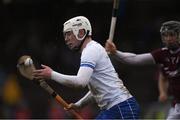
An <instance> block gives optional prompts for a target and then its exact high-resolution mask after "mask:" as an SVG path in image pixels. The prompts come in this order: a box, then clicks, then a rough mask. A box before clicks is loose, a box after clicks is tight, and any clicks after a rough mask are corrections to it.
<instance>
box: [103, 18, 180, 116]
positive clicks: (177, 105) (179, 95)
mask: <svg viewBox="0 0 180 120" xmlns="http://www.w3.org/2000/svg"><path fill="white" fill-rule="evenodd" d="M160 32H161V39H162V42H163V43H164V45H165V47H164V48H159V49H156V50H153V51H152V52H151V53H145V54H138V55H137V54H134V53H128V52H121V51H118V50H117V49H116V46H115V44H114V43H113V42H111V40H108V41H107V42H106V46H105V48H106V50H107V51H108V52H110V53H112V54H113V55H114V56H116V57H117V59H118V60H119V61H121V62H124V63H126V64H133V65H145V64H158V65H160V75H159V82H158V83H159V85H158V86H159V101H160V102H165V101H166V100H167V98H168V95H171V96H172V97H173V100H172V107H171V109H170V110H169V114H168V116H167V119H180V22H179V21H167V22H164V23H163V24H162V26H161V29H160Z"/></svg>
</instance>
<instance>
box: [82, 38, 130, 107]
mask: <svg viewBox="0 0 180 120" xmlns="http://www.w3.org/2000/svg"><path fill="white" fill-rule="evenodd" d="M80 67H90V68H92V69H93V73H92V75H91V77H90V80H89V83H88V88H89V90H90V91H91V93H92V95H93V97H94V98H95V100H96V102H97V104H98V106H99V107H100V108H101V109H109V108H111V107H112V106H114V105H116V104H118V103H120V102H123V101H125V100H127V99H129V98H131V97H132V95H131V94H130V93H129V91H128V90H127V89H126V87H125V86H124V85H123V82H122V80H121V79H120V78H119V77H118V74H117V73H116V71H115V69H114V67H113V65H112V63H111V61H110V58H109V56H108V54H107V52H106V51H105V49H104V48H103V47H102V46H101V45H100V44H99V43H97V42H95V41H90V42H89V43H88V44H87V45H86V47H85V48H84V49H83V51H82V55H81V65H80Z"/></svg>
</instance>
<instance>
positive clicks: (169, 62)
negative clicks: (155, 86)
mask: <svg viewBox="0 0 180 120" xmlns="http://www.w3.org/2000/svg"><path fill="white" fill-rule="evenodd" d="M151 54H152V56H153V57H154V60H155V62H156V64H159V65H160V67H161V71H162V73H163V75H164V76H165V77H166V78H167V79H168V80H169V91H170V93H171V94H172V95H173V96H174V99H175V100H176V101H177V102H178V103H180V48H179V49H178V50H177V51H175V52H173V51H171V50H169V49H168V48H161V49H157V50H154V51H152V52H151Z"/></svg>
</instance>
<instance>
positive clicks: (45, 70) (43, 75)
mask: <svg viewBox="0 0 180 120" xmlns="http://www.w3.org/2000/svg"><path fill="white" fill-rule="evenodd" d="M41 66H42V69H38V70H34V71H33V77H34V78H35V79H50V78H51V73H52V71H53V70H52V69H51V68H50V67H48V66H46V65H41Z"/></svg>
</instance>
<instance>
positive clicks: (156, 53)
mask: <svg viewBox="0 0 180 120" xmlns="http://www.w3.org/2000/svg"><path fill="white" fill-rule="evenodd" d="M151 55H152V56H153V58H154V60H155V62H156V64H159V63H161V62H162V61H161V60H162V59H163V54H162V49H156V50H153V51H152V52H151Z"/></svg>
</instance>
